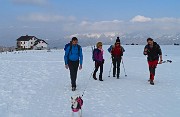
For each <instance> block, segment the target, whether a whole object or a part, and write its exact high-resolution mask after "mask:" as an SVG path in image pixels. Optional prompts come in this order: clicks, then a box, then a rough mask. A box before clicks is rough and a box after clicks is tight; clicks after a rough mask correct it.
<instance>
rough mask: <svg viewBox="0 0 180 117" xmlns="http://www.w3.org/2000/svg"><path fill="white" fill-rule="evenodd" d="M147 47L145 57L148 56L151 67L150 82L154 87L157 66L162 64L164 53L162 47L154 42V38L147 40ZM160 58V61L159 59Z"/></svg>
mask: <svg viewBox="0 0 180 117" xmlns="http://www.w3.org/2000/svg"><path fill="white" fill-rule="evenodd" d="M147 43H148V44H147V45H146V46H145V47H144V52H143V53H144V55H147V61H148V65H149V72H150V78H149V80H148V81H149V82H150V84H151V85H154V76H155V69H156V67H157V64H162V61H163V60H162V51H161V48H160V46H159V45H158V44H157V43H156V42H154V41H153V39H152V38H148V39H147ZM159 58H160V59H159Z"/></svg>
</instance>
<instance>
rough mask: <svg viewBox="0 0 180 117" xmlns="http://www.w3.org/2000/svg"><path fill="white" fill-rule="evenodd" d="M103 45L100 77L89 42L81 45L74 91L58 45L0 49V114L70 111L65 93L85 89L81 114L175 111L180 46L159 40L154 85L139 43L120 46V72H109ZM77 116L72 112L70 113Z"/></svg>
mask: <svg viewBox="0 0 180 117" xmlns="http://www.w3.org/2000/svg"><path fill="white" fill-rule="evenodd" d="M107 47H108V46H104V47H103V48H104V50H105V55H104V58H105V64H104V73H103V79H104V81H103V82H100V81H95V80H93V79H92V78H91V77H90V76H91V73H92V71H93V68H94V63H93V61H92V59H91V58H92V54H91V47H86V48H83V53H84V64H83V70H82V71H79V72H78V80H77V91H75V92H72V91H71V88H70V78H69V71H68V70H66V69H65V68H64V61H63V55H64V51H63V50H52V52H46V51H27V52H19V53H8V54H6V53H3V54H0V67H1V69H0V117H70V116H71V104H70V97H71V96H73V95H75V94H82V93H83V91H84V90H85V92H84V96H83V100H84V105H83V117H179V116H180V85H179V83H180V78H179V76H180V72H179V66H180V51H179V50H180V46H162V50H163V59H164V60H167V59H171V60H172V61H173V62H172V63H164V64H162V65H158V68H157V70H156V77H155V85H154V86H152V85H150V84H149V83H148V82H147V80H148V78H149V73H148V66H147V62H146V57H145V56H143V54H142V51H143V48H144V46H124V48H125V50H126V52H125V53H124V57H123V60H124V65H125V68H126V72H127V75H128V76H127V77H125V74H124V71H123V67H122V64H121V77H120V79H116V78H113V77H112V74H111V77H108V75H109V69H110V65H111V59H110V55H109V53H108V52H107ZM75 115H76V116H77V114H75Z"/></svg>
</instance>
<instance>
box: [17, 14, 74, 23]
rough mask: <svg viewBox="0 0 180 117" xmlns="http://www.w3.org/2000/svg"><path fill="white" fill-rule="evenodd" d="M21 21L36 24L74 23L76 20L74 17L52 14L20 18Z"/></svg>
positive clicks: (30, 15)
mask: <svg viewBox="0 0 180 117" xmlns="http://www.w3.org/2000/svg"><path fill="white" fill-rule="evenodd" d="M18 19H19V20H21V21H34V22H60V21H74V20H75V19H76V18H75V17H73V16H68V17H65V16H61V15H52V14H40V13H39V14H38V13H33V14H29V15H27V16H20V17H18Z"/></svg>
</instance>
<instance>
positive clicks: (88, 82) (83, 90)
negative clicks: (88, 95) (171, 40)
mask: <svg viewBox="0 0 180 117" xmlns="http://www.w3.org/2000/svg"><path fill="white" fill-rule="evenodd" d="M94 70H95V67H94V69H93V71H92V72H91V74H90V76H89V80H90V79H91V78H92V76H93V73H94ZM88 84H89V82H87V84H86V87H85V88H84V90H83V92H82V95H81V96H82V97H83V96H84V94H85V91H86V89H87V87H88Z"/></svg>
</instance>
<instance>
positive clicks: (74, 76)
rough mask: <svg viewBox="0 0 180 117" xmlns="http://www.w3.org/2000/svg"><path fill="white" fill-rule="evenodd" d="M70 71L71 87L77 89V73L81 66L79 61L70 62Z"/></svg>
mask: <svg viewBox="0 0 180 117" xmlns="http://www.w3.org/2000/svg"><path fill="white" fill-rule="evenodd" d="M68 65H69V70H70V77H71V85H72V87H76V79H77V71H78V66H79V61H69V64H68Z"/></svg>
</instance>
